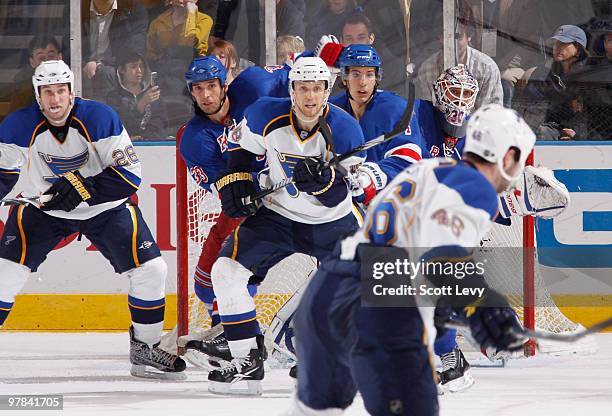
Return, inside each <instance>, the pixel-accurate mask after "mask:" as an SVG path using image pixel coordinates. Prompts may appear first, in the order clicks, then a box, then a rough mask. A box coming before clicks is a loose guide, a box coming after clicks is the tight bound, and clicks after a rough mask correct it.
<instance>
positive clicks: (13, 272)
mask: <svg viewBox="0 0 612 416" xmlns="http://www.w3.org/2000/svg"><path fill="white" fill-rule="evenodd" d="M29 275H30V269H28V268H27V267H26V266H24V265H22V264H19V263H15V262H12V261H10V260H6V259H3V258H0V276H1V277H0V326H2V324H4V321H5V320H6V318H7V317H8V314H9V312H10V311H11V308H12V307H13V303H15V295H17V293H19V291H20V290H21V289H23V286H24V285H25V284H26V281H27V280H28V276H29Z"/></svg>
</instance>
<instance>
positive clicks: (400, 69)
mask: <svg viewBox="0 0 612 416" xmlns="http://www.w3.org/2000/svg"><path fill="white" fill-rule="evenodd" d="M389 7H390V6H389ZM398 11H399V10H398ZM379 17H380V16H379ZM379 23H381V24H383V30H387V24H390V23H391V22H389V21H386V22H383V21H380V20H379ZM402 26H403V24H402ZM372 28H373V26H372V22H371V21H370V19H369V18H368V17H367V16H366V15H365V14H364V13H361V12H358V13H353V14H351V15H349V16H348V17H347V18H346V20H345V21H344V24H343V25H342V32H341V33H342V37H341V42H342V43H344V44H347V45H351V44H367V45H375V46H376V50H377V51H378V53H379V55H380V57H381V59H382V61H383V62H384V63H385V73H384V75H383V77H382V79H381V80H380V83H379V88H382V89H385V90H393V91H394V92H397V93H400V94H401V93H403V91H402V88H401V85H403V84H404V82H405V80H406V75H405V59H406V57H405V46H404V55H402V54H401V53H400V54H399V56H398V55H395V54H394V52H392V50H391V49H390V48H389V47H387V45H383V44H382V42H380V39H379V38H377V36H376V35H375V34H374V31H373V29H372ZM402 30H403V29H402ZM396 41H397V42H401V41H402V39H401V37H399V38H397V39H396Z"/></svg>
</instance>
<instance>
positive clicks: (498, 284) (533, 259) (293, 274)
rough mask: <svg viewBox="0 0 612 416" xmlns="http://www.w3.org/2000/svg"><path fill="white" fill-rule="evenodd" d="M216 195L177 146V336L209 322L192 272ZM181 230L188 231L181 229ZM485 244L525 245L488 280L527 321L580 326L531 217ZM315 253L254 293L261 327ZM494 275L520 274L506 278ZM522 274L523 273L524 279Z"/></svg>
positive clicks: (298, 258) (580, 347)
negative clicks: (551, 282)
mask: <svg viewBox="0 0 612 416" xmlns="http://www.w3.org/2000/svg"><path fill="white" fill-rule="evenodd" d="M220 209H221V206H220V202H219V199H218V197H216V196H215V195H213V194H212V193H210V192H207V191H205V190H204V189H202V188H201V187H200V186H199V185H198V184H197V183H196V182H195V181H194V180H193V178H192V177H191V175H190V174H189V173H188V171H187V169H186V167H185V165H184V162H183V161H182V159H181V158H180V156H178V149H177V212H178V213H179V214H178V218H177V227H178V230H179V232H178V235H177V239H178V242H177V252H178V254H177V269H178V273H177V276H178V279H177V295H178V335H179V336H181V335H185V334H187V333H193V332H198V331H202V330H205V329H207V328H209V327H210V318H209V316H208V312H207V311H206V309H205V308H204V306H203V304H202V303H201V302H200V301H199V300H198V298H197V297H196V296H195V293H194V291H193V273H194V270H195V265H196V264H197V261H198V258H199V255H200V250H201V247H202V246H203V244H204V242H205V241H206V237H207V236H208V232H209V231H210V228H211V227H212V225H213V224H214V221H215V219H216V218H217V216H218V215H219V213H220ZM180 230H187V231H188V232H187V233H185V232H184V231H183V232H181V231H180ZM483 247H484V248H488V247H491V248H493V247H499V248H508V247H515V248H520V247H522V248H523V250H519V251H522V252H523V253H524V255H523V256H508V257H505V258H503V259H501V260H500V259H499V257H497V260H495V258H494V259H493V261H492V262H491V263H489V264H488V266H487V276H488V277H487V281H488V283H489V285H490V286H492V287H493V288H495V289H497V290H499V291H500V292H502V293H504V294H506V295H507V296H508V297H509V300H510V303H511V304H512V305H513V306H514V307H515V310H516V311H517V313H518V315H519V316H520V318H521V319H522V320H523V322H524V325H525V326H526V327H528V328H531V329H534V328H535V329H539V330H543V331H549V332H553V333H573V332H576V331H578V330H580V329H582V326H581V325H579V324H576V323H575V322H572V321H571V320H570V319H568V318H567V317H566V316H565V315H564V314H563V313H562V312H561V310H559V308H558V307H557V306H556V305H555V303H554V300H553V298H552V297H551V295H550V293H549V292H548V289H547V287H546V285H545V283H544V280H543V277H542V274H541V271H540V268H539V265H538V261H537V250H534V248H535V227H534V221H533V218H532V217H525V218H523V219H518V220H516V219H514V220H513V225H511V226H503V225H498V224H495V225H494V226H493V228H492V230H491V231H490V233H489V234H488V235H487V237H486V238H485V239H483ZM316 267H317V262H316V260H315V259H314V258H312V257H309V256H306V255H303V254H295V255H293V256H291V257H288V258H287V259H285V260H283V261H282V262H281V263H279V264H278V265H276V266H274V267H273V268H272V269H270V271H269V273H268V275H267V276H266V279H265V280H264V282H263V283H262V284H261V286H260V287H259V288H258V293H257V295H256V296H255V304H256V308H257V319H258V321H259V323H260V326H261V329H262V331H265V329H266V328H267V327H268V325H269V324H270V322H271V320H272V319H273V318H274V316H275V315H276V313H277V312H278V311H279V310H280V309H281V307H282V306H283V304H284V303H285V302H287V301H288V300H289V298H290V297H291V296H292V295H293V294H294V293H295V292H296V291H297V290H298V289H299V288H300V287H301V286H302V285H303V284H304V283H305V282H306V280H307V279H308V277H309V276H310V274H311V273H312V272H313V271H314V270H315V269H316ZM496 276H517V277H519V278H512V279H504V278H496ZM521 277H522V278H521ZM538 347H539V349H538V352H539V353H547V354H568V353H570V354H571V353H581V354H587V353H591V352H594V351H595V350H596V349H597V345H596V343H595V341H594V338H593V337H586V338H584V339H583V340H582V341H581V342H577V343H573V344H566V343H555V342H545V343H540V344H539V345H538ZM534 353H535V348H534V344H533V342H531V343H529V344H528V345H527V347H526V349H525V355H528V356H529V355H533V354H534Z"/></svg>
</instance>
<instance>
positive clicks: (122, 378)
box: [0, 332, 612, 416]
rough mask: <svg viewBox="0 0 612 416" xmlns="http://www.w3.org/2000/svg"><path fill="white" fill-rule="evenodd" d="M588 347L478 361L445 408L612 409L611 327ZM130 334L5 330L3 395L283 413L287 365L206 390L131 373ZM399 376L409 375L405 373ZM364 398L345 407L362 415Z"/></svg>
mask: <svg viewBox="0 0 612 416" xmlns="http://www.w3.org/2000/svg"><path fill="white" fill-rule="evenodd" d="M597 341H598V343H599V346H600V351H599V353H598V354H596V355H590V356H566V357H539V358H534V359H529V360H527V359H523V360H514V361H511V362H510V364H509V365H508V366H507V367H505V368H491V367H479V368H473V369H472V371H473V374H474V378H475V379H476V384H475V385H474V387H472V388H471V389H470V390H469V391H467V392H464V393H460V394H454V395H448V394H447V395H445V396H443V397H441V398H440V407H441V416H464V415H465V416H485V415H486V416H489V415H490V416H510V415H512V416H513V415H516V416H519V415H520V416H565V415H568V416H569V415H572V416H575V415H579V416H609V415H612V334H601V335H598V336H597ZM127 352H128V336H127V334H117V333H111V334H106V333H104V334H62V333H10V332H2V333H0V395H6V394H63V395H64V410H63V411H57V412H56V411H42V412H41V411H35V412H28V411H18V412H4V411H0V413H1V414H15V415H26V414H33V415H39V416H43V415H52V414H57V415H66V414H78V415H89V414H95V415H105V414H109V415H110V414H112V415H136V414H138V415H165V416H169V415H179V416H184V415H198V416H226V415H227V416H239V415H240V416H241V415H247V416H276V415H278V414H279V413H280V411H281V410H282V409H284V408H285V407H286V406H287V404H288V402H289V397H290V396H291V394H292V390H293V383H292V381H291V380H290V379H289V376H288V374H287V370H272V371H270V372H268V373H267V374H266V378H265V380H264V390H265V391H264V395H263V396H262V397H258V398H233V397H232V398H228V397H223V396H217V395H213V394H211V393H209V392H208V391H207V382H206V376H207V374H206V373H205V372H202V371H198V370H196V369H193V368H189V369H188V373H187V374H188V380H187V381H183V382H157V381H149V380H141V379H137V378H134V377H131V376H130V375H129V368H130V364H129V362H128V357H127ZM398 382H407V380H399V381H398ZM365 414H366V412H365V411H364V410H363V405H362V402H361V399H360V398H359V397H357V399H356V400H355V403H354V404H353V405H352V406H351V407H350V408H349V410H348V411H347V412H346V415H348V416H354V415H365Z"/></svg>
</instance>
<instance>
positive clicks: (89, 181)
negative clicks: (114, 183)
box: [41, 170, 96, 212]
mask: <svg viewBox="0 0 612 416" xmlns="http://www.w3.org/2000/svg"><path fill="white" fill-rule="evenodd" d="M95 194H96V188H95V186H94V180H93V178H91V177H90V178H84V177H83V176H82V175H81V174H80V173H79V171H78V170H75V171H74V172H68V173H65V174H64V175H62V176H60V177H59V178H57V180H56V181H55V182H54V183H53V185H51V187H50V188H49V189H48V190H47V192H45V195H53V197H52V198H51V200H50V201H49V202H45V203H44V204H43V205H42V207H41V209H42V210H43V211H51V210H60V211H66V212H70V211H72V210H73V209H75V208H76V207H77V206H79V204H80V203H81V202H83V201H85V202H87V201H91V199H92V198H93V197H94V196H95Z"/></svg>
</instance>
